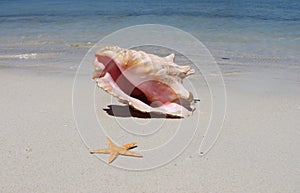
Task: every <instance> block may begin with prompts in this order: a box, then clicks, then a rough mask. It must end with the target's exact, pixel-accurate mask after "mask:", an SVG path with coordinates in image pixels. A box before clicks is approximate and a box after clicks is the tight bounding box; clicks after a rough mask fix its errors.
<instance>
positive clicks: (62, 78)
mask: <svg viewBox="0 0 300 193" xmlns="http://www.w3.org/2000/svg"><path fill="white" fill-rule="evenodd" d="M73 78H74V74H72V73H66V74H65V73H57V72H53V73H51V72H38V71H28V70H20V69H1V70H0V79H1V81H0V85H1V100H0V107H1V114H0V117H1V123H0V132H1V135H0V137H1V139H0V154H1V159H0V167H1V172H0V190H1V191H0V192H3V193H9V192H88V193H91V192H109V193H112V192H139V193H140V192H156V193H157V192H189V193H190V192H231V193H232V192H251V193H252V192H257V193H258V192H263V193H267V192H270V193H271V192H272V193H273V192H299V191H300V177H299V176H300V151H299V147H300V127H299V125H300V119H299V117H300V100H299V99H300V94H299V92H297V91H295V90H293V89H288V88H285V89H277V90H276V89H269V87H268V86H265V85H264V84H260V83H263V81H261V82H259V80H256V83H258V84H256V85H260V86H259V87H260V88H261V89H253V88H255V85H254V86H253V85H252V87H251V85H250V83H247V81H245V82H246V83H247V84H249V86H246V85H245V86H241V87H239V86H231V84H230V82H232V80H233V79H235V78H234V77H233V78H232V77H231V78H226V77H225V82H226V81H227V82H228V84H227V94H228V110H227V114H226V119H225V123H224V127H223V130H222V132H221V135H220V137H219V139H218V141H217V143H216V144H215V146H214V147H213V149H212V150H211V151H210V152H209V153H208V154H206V155H205V156H200V155H199V154H198V147H199V139H201V135H203V132H199V133H197V135H196V136H195V137H194V139H193V141H192V143H191V144H190V145H189V146H188V148H187V149H186V151H184V153H183V154H181V155H180V156H179V157H178V158H176V159H175V160H173V161H172V162H170V163H169V164H167V165H165V166H163V167H159V168H157V169H153V170H148V171H140V172H134V171H126V170H122V169H118V168H114V167H111V166H109V165H107V164H106V163H104V162H101V161H99V159H97V158H96V157H95V156H92V155H90V154H89V150H88V149H87V148H86V146H85V145H84V144H83V142H82V140H81V137H80V135H79V133H78V131H77V129H76V127H75V123H74V120H73V114H72V105H71V97H72V93H71V92H72V84H73ZM91 84H92V83H91ZM247 88H250V89H247ZM275 88H277V87H276V86H275ZM294 88H299V85H298V87H294ZM204 102H205V100H204ZM204 102H203V103H204ZM203 116H207V115H203ZM99 140H100V139H99ZM123 140H125V139H123ZM127 142H130V140H129V141H127ZM138 142H139V143H142V140H140V139H139V141H138ZM101 144H102V143H100V141H99V147H100V145H101ZM118 159H119V160H122V159H123V160H124V159H127V158H124V157H119V158H118Z"/></svg>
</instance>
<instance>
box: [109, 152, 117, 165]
mask: <svg viewBox="0 0 300 193" xmlns="http://www.w3.org/2000/svg"><path fill="white" fill-rule="evenodd" d="M118 155H119V153H118V152H111V153H110V155H109V158H108V163H111V162H112V161H114V160H115V159H116V157H118Z"/></svg>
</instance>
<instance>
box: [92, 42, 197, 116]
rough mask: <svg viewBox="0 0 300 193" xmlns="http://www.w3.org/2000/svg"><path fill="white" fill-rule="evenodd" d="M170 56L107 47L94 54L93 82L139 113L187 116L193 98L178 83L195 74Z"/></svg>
mask: <svg viewBox="0 0 300 193" xmlns="http://www.w3.org/2000/svg"><path fill="white" fill-rule="evenodd" d="M174 57H175V55H174V54H170V55H169V56H166V57H159V56H156V55H153V54H148V53H146V52H143V51H136V50H131V49H123V48H120V47H117V46H108V47H105V48H102V49H100V50H99V51H97V52H96V54H95V62H94V65H95V72H94V75H93V79H94V80H95V81H96V83H97V85H98V87H100V88H102V89H103V90H105V91H106V92H107V93H109V94H111V95H113V96H115V97H117V98H118V99H119V101H120V102H122V103H125V104H128V105H130V106H131V107H133V108H135V109H137V110H139V111H141V112H147V113H150V112H156V113H160V114H164V115H168V116H174V117H188V116H190V115H192V112H193V111H194V109H195V107H194V98H193V95H192V93H190V92H189V91H187V90H186V89H185V88H184V87H183V84H182V80H183V79H184V78H185V77H187V76H188V75H190V74H193V73H194V72H195V71H194V70H193V69H191V67H190V66H179V65H177V64H175V63H174Z"/></svg>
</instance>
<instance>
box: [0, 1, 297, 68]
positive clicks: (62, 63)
mask: <svg viewBox="0 0 300 193" xmlns="http://www.w3.org/2000/svg"><path fill="white" fill-rule="evenodd" d="M149 23H151V24H165V25H170V26H174V27H177V28H180V29H182V30H184V31H187V32H189V33H191V34H192V35H193V36H195V37H196V38H198V39H199V40H200V41H201V42H203V43H204V44H205V45H206V46H207V48H208V49H209V50H210V51H211V53H212V54H213V56H214V57H215V58H216V60H217V62H218V63H219V64H220V65H222V68H225V69H226V66H228V67H229V68H231V69H232V68H239V67H241V66H242V67H243V68H244V67H245V66H246V67H245V68H252V67H261V66H264V67H268V68H270V67H271V68H273V67H280V68H284V69H291V71H293V70H295V69H298V70H299V66H300V64H299V61H300V60H299V59H300V56H299V55H300V2H299V1H298V0H264V1H259V0H243V1H241V0H224V1H219V0H216V1H211V0H205V1H200V0H187V1H175V0H169V1H165V0H151V1H140V0H118V1H110V0H98V1H92V0H87V1H79V0H73V1H71V0H40V1H38V0H27V1H22V0H0V29H1V30H0V65H1V66H13V65H15V66H24V67H26V66H43V65H45V66H55V67H56V68H60V67H68V68H69V67H74V68H75V67H76V66H77V65H78V64H79V63H80V61H81V58H82V57H83V56H84V55H85V53H86V52H87V51H88V49H89V48H90V47H92V45H94V44H95V43H96V42H98V41H99V40H100V39H101V38H103V37H104V36H105V35H108V34H110V33H111V32H113V31H115V30H118V29H121V28H123V27H129V26H133V25H138V24H149Z"/></svg>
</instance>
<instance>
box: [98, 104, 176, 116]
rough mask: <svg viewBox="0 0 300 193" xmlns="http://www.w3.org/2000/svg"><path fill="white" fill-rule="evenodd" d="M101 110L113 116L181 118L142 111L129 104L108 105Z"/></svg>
mask: <svg viewBox="0 0 300 193" xmlns="http://www.w3.org/2000/svg"><path fill="white" fill-rule="evenodd" d="M103 110H104V111H105V112H106V113H107V114H108V115H110V116H114V117H136V118H143V119H151V118H159V119H181V117H174V116H169V115H164V114H158V113H144V112H141V111H138V110H136V109H134V108H132V107H131V106H129V105H108V106H107V108H103Z"/></svg>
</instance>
